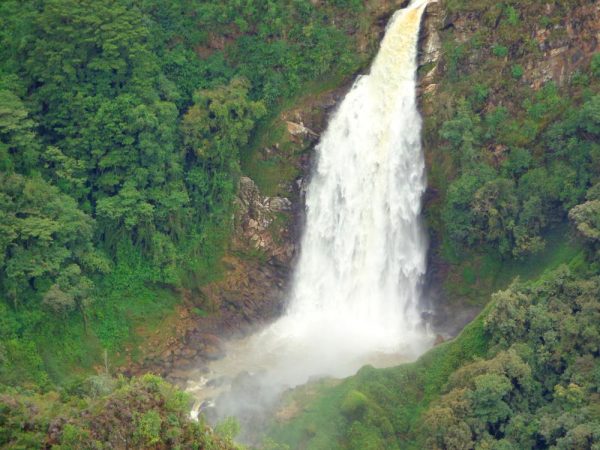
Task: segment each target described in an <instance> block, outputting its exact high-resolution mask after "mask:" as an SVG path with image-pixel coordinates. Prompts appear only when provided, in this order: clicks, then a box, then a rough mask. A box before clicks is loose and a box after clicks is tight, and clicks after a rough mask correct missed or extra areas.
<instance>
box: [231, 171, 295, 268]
mask: <svg viewBox="0 0 600 450" xmlns="http://www.w3.org/2000/svg"><path fill="white" fill-rule="evenodd" d="M235 204H236V215H235V227H236V232H235V239H236V240H237V241H238V242H237V244H238V245H240V246H242V247H250V248H253V249H255V250H261V251H264V252H266V254H267V255H268V256H269V257H271V258H275V259H277V261H278V262H279V263H282V264H287V263H289V262H290V261H291V259H292V257H293V255H294V251H295V246H294V244H293V243H292V242H291V241H290V239H289V238H288V237H289V230H288V229H287V227H285V225H281V226H279V227H278V228H277V229H273V228H274V227H273V226H274V224H275V221H276V219H277V214H278V213H289V212H291V211H292V202H291V201H290V200H289V199H288V198H285V197H265V196H262V195H261V193H260V191H259V190H258V188H257V186H256V184H255V183H254V181H252V180H251V179H250V178H248V177H241V178H240V181H239V188H238V196H237V198H236V200H235ZM276 238H279V239H276Z"/></svg>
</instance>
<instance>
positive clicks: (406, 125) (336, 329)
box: [211, 1, 429, 386]
mask: <svg viewBox="0 0 600 450" xmlns="http://www.w3.org/2000/svg"><path fill="white" fill-rule="evenodd" d="M425 5H426V2H425V1H417V2H413V4H412V5H411V6H409V7H408V8H406V9H403V10H400V11H398V12H397V13H396V14H395V15H394V17H393V18H392V19H391V21H390V23H389V25H388V27H387V31H386V34H385V37H384V39H383V42H382V43H381V48H380V51H379V54H378V55H377V57H376V59H375V61H374V62H373V65H372V68H371V72H370V74H369V75H366V76H362V77H360V78H359V79H358V80H357V81H356V82H355V84H354V86H353V87H352V89H351V90H350V92H349V93H348V94H347V95H346V97H345V99H344V100H343V102H342V103H341V105H340V106H339V109H338V110H337V112H336V113H335V114H334V116H333V117H332V118H331V121H330V123H329V126H328V128H327V131H326V132H325V133H324V134H323V136H322V138H321V141H320V143H319V145H318V146H317V150H316V153H317V162H316V170H315V172H314V174H313V177H312V180H311V182H310V186H309V188H308V192H307V199H306V204H307V220H306V229H305V233H304V236H303V238H302V241H301V254H300V257H299V261H298V265H297V269H296V273H295V275H294V279H293V286H292V290H291V294H290V300H289V306H288V309H287V312H286V314H285V315H284V316H283V317H282V318H280V319H279V320H278V321H276V322H275V323H274V324H272V325H271V326H269V327H268V328H266V329H265V330H263V331H262V332H260V333H258V334H256V335H254V336H251V337H250V338H249V339H246V340H244V341H243V342H241V343H238V344H237V345H236V346H235V348H232V349H231V353H230V354H229V355H228V356H227V357H226V358H225V360H223V361H220V362H216V363H214V364H213V367H211V369H212V370H214V371H215V372H218V371H219V370H230V366H231V365H234V366H236V367H237V368H238V370H246V371H248V372H259V371H262V372H263V375H262V378H263V379H264V380H265V382H266V383H269V384H270V385H280V386H294V385H297V384H301V383H305V382H306V381H307V380H308V378H309V377H311V376H317V375H333V376H347V375H350V374H352V373H353V372H355V371H356V370H357V369H358V368H359V367H360V366H361V365H363V364H365V363H367V362H372V361H374V358H375V359H376V358H377V357H381V355H386V354H387V355H389V354H401V355H404V356H405V357H409V358H410V357H414V356H415V355H416V354H418V353H420V352H421V351H423V350H424V349H425V348H426V347H427V346H428V345H429V339H428V338H427V337H426V336H425V333H424V331H423V329H422V324H421V318H420V314H419V310H418V302H419V284H420V281H421V279H422V276H423V275H424V273H425V253H426V242H425V239H424V237H423V234H422V230H421V227H420V223H419V215H420V211H421V196H422V194H423V192H424V190H425V179H424V161H423V155H422V151H421V142H420V132H421V118H420V115H419V112H418V110H417V104H416V69H417V42H418V36H419V28H420V22H421V16H422V13H423V10H424V8H425ZM377 355H378V356H377ZM384 365H385V364H384Z"/></svg>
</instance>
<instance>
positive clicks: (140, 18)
mask: <svg viewBox="0 0 600 450" xmlns="http://www.w3.org/2000/svg"><path fill="white" fill-rule="evenodd" d="M361 9H362V7H361V3H360V2H352V1H350V2H348V1H339V0H337V1H332V2H322V3H321V4H320V5H319V6H318V7H317V6H315V5H314V4H313V3H311V2H310V1H308V0H294V1H285V2H274V1H252V0H250V1H233V2H220V1H200V0H191V1H190V0H177V1H169V2H162V1H154V0H135V1H131V0H110V1H103V2H94V1H79V0H47V1H36V0H31V1H29V0H28V1H24V2H23V1H3V2H2V3H1V4H0V41H1V42H2V45H1V46H0V61H1V63H0V105H1V106H0V108H1V109H0V169H1V171H2V172H1V174H0V227H1V230H2V233H1V237H0V308H1V309H2V311H3V315H4V316H5V317H7V319H6V320H5V322H4V323H2V325H0V338H1V339H2V344H0V346H2V347H3V352H0V354H7V355H10V357H9V358H8V359H10V360H11V362H10V363H7V364H8V366H7V367H10V366H15V367H16V366H18V365H23V364H24V363H23V361H26V360H28V359H27V358H24V355H29V360H30V361H33V362H35V361H37V362H36V363H35V364H33V366H36V367H40V364H42V361H41V360H40V359H39V355H38V353H39V352H38V351H36V350H34V349H35V347H36V345H37V346H38V347H39V343H40V342H41V341H44V340H45V337H44V336H46V337H47V336H50V335H53V336H54V337H55V339H54V341H60V340H64V339H65V336H61V337H57V334H56V333H59V334H60V333H63V334H64V333H67V334H70V335H71V339H72V340H73V343H72V344H70V345H71V348H70V349H65V348H62V349H60V350H58V351H57V353H65V354H66V355H71V356H72V358H71V359H73V360H74V361H75V363H76V364H77V360H78V359H79V363H80V362H81V358H82V357H83V356H82V354H83V353H85V352H86V351H85V349H81V348H79V346H80V344H78V343H77V342H76V341H79V340H81V336H78V335H77V333H76V332H74V331H73V330H72V329H68V330H66V331H65V329H67V328H69V326H70V324H73V323H77V324H81V323H83V326H84V328H85V330H84V334H86V335H91V336H93V335H94V334H95V335H96V336H98V337H99V338H100V340H101V342H100V346H101V347H104V348H113V347H115V346H116V347H118V346H119V344H120V342H119V339H120V338H119V336H117V335H118V333H119V330H117V329H116V327H121V328H123V327H124V326H126V324H123V320H124V319H122V318H121V317H120V316H121V315H122V312H121V311H120V310H119V306H118V305H117V306H115V307H114V308H112V309H111V310H107V309H106V308H105V307H104V306H102V305H103V304H107V303H106V300H107V297H110V296H111V295H114V294H113V292H112V291H113V290H114V287H115V283H116V284H117V285H119V284H124V285H125V284H127V283H129V284H131V279H132V278H134V279H135V280H136V283H138V285H143V286H151V285H152V284H154V285H156V286H170V287H171V288H173V287H188V288H189V287H192V288H193V287H195V286H197V285H198V284H199V283H204V282H206V281H208V280H210V279H212V278H214V276H215V271H216V267H217V265H218V261H219V259H220V258H221V256H222V254H223V252H224V250H225V248H226V246H227V242H228V239H229V235H230V232H231V229H232V223H231V218H232V212H233V210H232V205H233V198H234V195H235V192H236V186H237V179H238V177H239V175H240V156H241V154H242V153H243V152H244V151H245V148H246V147H247V144H248V142H249V140H250V139H251V137H252V134H253V131H254V130H255V126H256V124H257V122H258V121H260V120H261V119H263V118H265V117H267V116H268V114H270V112H271V111H273V110H274V109H275V108H276V107H277V105H278V104H279V103H280V102H281V101H282V100H283V99H286V98H291V97H293V96H294V95H295V94H296V93H297V92H298V91H299V89H300V87H301V86H302V85H303V83H305V82H307V81H308V80H314V79H316V78H319V77H325V76H327V77H332V76H335V75H336V74H347V73H349V71H351V70H355V69H356V67H358V64H359V63H360V61H359V58H358V57H357V56H356V53H355V52H353V51H351V49H352V42H353V39H352V37H351V33H352V30H354V29H356V27H358V26H359V23H358V14H357V13H358V11H360V10H361ZM125 273H126V274H127V277H129V281H126V280H124V279H123V277H124V276H125V275H123V274H125ZM107 274H112V275H111V276H112V278H113V279H112V282H111V283H109V284H112V285H113V286H111V287H108V286H107V287H106V289H105V288H104V287H103V284H102V280H104V279H105V277H106V276H107ZM99 281H100V283H99ZM136 295H138V294H136V293H133V294H132V296H133V298H129V299H127V300H126V299H123V300H121V301H122V302H126V301H130V302H136V301H137V299H136ZM94 303H96V306H92V305H93V304H94ZM115 303H116V302H115ZM90 308H96V309H94V310H91V309H90ZM103 308H104V309H103ZM62 319H66V321H62ZM125 320H126V319H125ZM61 322H62V324H61ZM88 324H90V326H91V327H92V328H94V329H93V330H90V329H89V327H88ZM97 324H99V325H97ZM96 325H97V326H96ZM77 326H80V325H77ZM65 327H66V328H65ZM107 327H110V329H108V328H107ZM61 330H62V331H61ZM78 333H79V334H81V333H80V332H78ZM115 336H116V337H115ZM121 340H122V339H121ZM7 342H10V343H11V344H7ZM36 343H37V344H36ZM96 346H97V345H96ZM78 348H79V350H78ZM65 350H66V352H65ZM78 353H79V355H78ZM50 358H52V357H50ZM43 359H44V358H43ZM33 366H32V364H24V366H23V367H22V369H23V373H20V374H16V375H14V377H15V378H17V379H18V378H19V377H23V376H24V377H25V379H30V378H32V375H31V373H35V372H36V371H35V370H32V369H33ZM15 367H12V368H11V369H8V368H7V369H6V371H5V376H6V377H8V378H13V375H9V374H10V373H11V372H13V373H17V372H18V371H17V372H15V370H16V369H15ZM55 375H56V374H55ZM40 376H41V377H42V378H45V375H40ZM33 378H35V376H33ZM55 378H56V376H55ZM40 379H41V378H40ZM38 381H39V379H38Z"/></svg>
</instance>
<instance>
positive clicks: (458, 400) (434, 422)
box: [424, 268, 600, 449]
mask: <svg viewBox="0 0 600 450" xmlns="http://www.w3.org/2000/svg"><path fill="white" fill-rule="evenodd" d="M599 298H600V279H599V278H598V277H597V276H592V277H591V278H584V279H580V278H578V277H576V276H574V275H572V274H571V273H570V272H569V270H568V269H566V268H561V269H559V270H558V271H556V272H554V273H552V274H551V275H550V276H549V277H548V278H547V279H545V280H543V281H541V282H539V283H537V284H534V285H530V286H518V285H513V286H511V287H510V288H509V289H508V290H506V291H501V292H499V293H497V294H495V296H494V299H493V302H494V308H492V310H491V311H490V313H489V314H488V315H487V317H486V319H485V329H486V332H487V333H488V334H489V336H490V337H491V341H490V343H491V350H490V357H489V359H487V360H481V361H477V362H474V363H471V364H469V365H466V366H463V367H462V368H461V369H460V370H458V371H456V372H455V373H454V374H453V375H452V377H451V378H450V382H449V383H448V385H447V387H446V391H447V393H446V394H445V395H444V396H442V397H441V399H440V400H439V401H438V402H437V403H436V404H435V405H433V406H432V407H431V408H430V409H429V411H428V412H427V414H426V415H425V416H424V420H425V427H426V432H427V433H428V434H429V436H430V437H429V438H428V440H427V447H428V448H440V449H441V448H444V449H459V448H479V447H477V446H481V445H483V443H484V442H485V443H487V445H492V444H493V445H499V444H500V443H502V445H505V446H508V447H507V448H548V447H550V446H556V448H569V447H568V445H570V444H568V443H569V442H576V441H579V440H583V441H585V442H589V443H590V445H591V444H593V443H597V442H598V440H599V439H600V435H598V434H597V431H596V430H598V427H599V426H600V423H599V419H598V416H597V414H596V412H595V404H596V403H597V401H598V391H599V387H600V385H599V384H598V381H599V380H598V377H597V375H596V371H597V367H598V359H597V358H598V349H599V348H600V347H599V346H600V328H599V327H598V324H599V323H600V322H599V320H600V303H599V300H598V299H599ZM584 436H585V437H584ZM494 443H495V444H494ZM492 448H496V447H492ZM582 448H587V447H582Z"/></svg>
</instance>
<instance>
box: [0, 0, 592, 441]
mask: <svg viewBox="0 0 600 450" xmlns="http://www.w3.org/2000/svg"><path fill="white" fill-rule="evenodd" d="M592 3H593V2H589V1H587V0H573V1H565V0H555V1H549V2H546V3H544V4H542V3H541V2H518V1H515V0H506V1H502V2H496V1H492V0H477V1H472V2H471V1H464V0H448V1H447V2H445V3H444V4H443V8H445V12H446V13H447V16H446V17H445V18H444V20H446V22H447V23H444V24H442V25H443V26H440V29H439V32H440V36H441V38H440V39H441V43H440V59H439V61H437V62H436V63H430V64H428V65H426V66H424V67H421V68H420V72H419V75H420V76H421V77H423V75H427V73H428V72H429V71H430V70H432V68H433V66H432V65H431V64H433V65H435V66H436V67H435V68H434V69H435V70H434V72H433V73H434V81H435V90H434V91H432V92H431V91H430V92H425V93H422V96H421V102H422V104H423V105H425V108H424V111H425V114H424V115H425V133H424V144H425V147H426V149H427V156H428V162H429V163H431V164H430V167H428V171H429V173H428V175H429V183H430V193H429V194H431V195H430V198H428V203H427V208H426V210H425V216H426V220H427V225H428V228H429V233H430V235H431V237H432V253H433V256H432V260H435V261H436V262H437V263H438V265H437V266H436V268H438V269H439V267H442V269H441V271H442V272H443V271H446V272H444V273H443V276H444V277H445V278H444V279H443V280H442V281H441V283H442V284H443V286H442V289H443V290H444V295H446V296H447V299H448V302H449V304H450V306H452V305H455V304H462V305H464V304H467V305H469V306H472V305H471V304H470V303H469V302H471V303H474V304H477V305H478V306H481V305H482V304H483V303H485V302H487V300H488V299H489V298H490V295H489V294H490V293H491V292H492V291H493V290H496V289H497V285H496V284H494V283H496V278H495V277H496V275H497V274H498V273H501V272H502V273H508V274H510V275H511V278H512V276H514V275H524V276H525V277H526V278H527V280H519V279H517V280H516V281H514V282H513V283H512V284H510V283H508V282H507V283H505V285H503V286H502V287H503V289H502V290H500V291H499V292H497V293H496V294H494V295H493V296H491V302H490V305H489V306H488V307H487V309H485V310H484V311H483V313H482V314H481V315H480V316H479V318H478V319H477V320H476V321H475V322H474V323H473V324H471V325H470V326H469V327H467V329H466V330H465V332H464V333H463V334H462V335H461V336H459V337H458V338H457V339H456V340H455V341H453V342H449V343H445V344H443V345H441V346H439V347H437V348H435V349H433V351H431V352H429V353H428V354H426V355H424V357H423V358H422V359H421V360H419V361H418V362H417V363H415V364H414V365H404V366H401V367H399V368H392V369H387V370H385V371H377V370H375V369H373V368H368V367H367V368H365V369H363V370H361V371H360V372H359V374H358V375H357V377H355V378H352V379H349V380H347V381H346V382H344V383H342V384H341V385H339V386H337V387H336V388H334V389H332V390H327V389H325V391H324V392H323V393H322V397H319V399H317V402H319V401H321V402H325V403H327V405H326V407H322V404H321V407H322V408H321V409H319V407H318V406H317V407H314V408H306V409H305V410H303V413H302V414H300V415H299V417H298V418H297V419H294V420H292V421H291V422H290V423H289V424H283V425H281V427H280V429H277V427H275V428H276V429H275V430H274V431H273V435H274V436H275V437H276V438H278V439H279V438H281V439H282V440H289V439H291V440H289V442H293V443H295V444H298V445H302V446H303V448H304V447H306V448H333V447H336V446H338V447H342V448H357V449H358V448H361V449H362V448H386V449H388V448H405V447H408V448H439V449H469V448H472V449H513V448H514V449H516V448H564V449H571V448H582V449H584V448H585V449H587V448H595V447H594V445H596V446H597V445H598V442H600V425H599V423H600V419H599V417H600V413H599V409H598V404H600V400H599V398H600V369H599V367H600V365H599V362H598V361H599V357H600V330H599V328H598V324H599V322H598V319H599V314H600V303H599V302H600V300H599V299H600V281H599V279H598V274H599V273H600V54H599V53H597V51H596V50H594V51H596V53H593V52H591V53H590V54H587V53H582V54H581V55H578V56H577V61H576V66H577V69H576V70H574V71H573V72H572V73H566V74H564V78H563V79H561V80H553V79H551V78H552V76H550V77H547V79H546V78H544V80H542V81H540V82H539V83H537V81H539V80H533V81H532V80H531V79H528V77H529V76H530V75H531V72H532V67H533V68H535V67H537V65H538V64H540V61H542V60H543V58H545V56H544V55H545V54H547V53H548V52H551V51H552V50H556V49H557V48H558V49H564V48H566V49H569V46H572V45H578V44H577V42H576V43H575V44H573V43H570V41H569V39H571V40H572V36H571V37H569V35H568V33H567V31H565V30H566V29H567V28H568V27H569V25H568V24H569V23H571V22H572V23H574V24H575V25H574V27H571V28H573V29H575V31H576V32H577V33H583V34H585V33H586V32H589V30H588V29H587V28H586V27H587V26H588V25H589V24H586V21H589V20H591V19H590V17H584V15H582V14H580V16H578V17H575V18H573V17H572V16H571V15H572V13H573V11H575V10H578V8H583V9H582V10H584V9H585V8H588V7H589V5H591V4H592ZM368 6H369V2H362V1H359V0H321V1H310V0H282V1H275V0H231V1H219V0H172V1H160V0H103V1H92V0H4V1H2V2H0V44H1V45H0V446H4V445H7V446H12V447H14V448H34V447H38V446H40V445H43V446H47V447H49V446H55V447H56V448H84V447H85V446H86V445H92V444H93V445H96V446H97V448H104V447H107V446H108V445H113V446H116V447H118V446H120V445H121V446H122V445H130V446H138V447H146V448H152V447H155V448H165V447H175V446H180V448H197V447H199V448H233V447H234V444H232V442H231V436H232V434H233V431H234V429H235V424H233V423H229V424H225V425H224V426H223V429H221V430H220V434H219V435H215V434H213V433H212V431H210V430H209V429H208V428H207V427H205V425H204V424H203V423H202V422H200V423H193V422H190V421H189V420H188V416H187V408H188V405H189V398H188V397H186V396H185V395H183V394H182V393H181V392H178V391H177V390H175V389H174V388H172V387H171V386H170V385H168V384H166V383H164V382H163V381H161V380H160V379H158V378H156V377H154V376H151V375H148V376H145V377H142V378H140V379H132V380H125V379H114V378H111V377H110V376H109V372H110V370H109V369H110V367H109V366H110V363H111V362H112V361H113V359H114V360H118V358H119V357H121V358H123V356H122V352H123V350H124V349H125V348H126V347H135V346H136V344H137V342H136V341H135V340H134V339H133V338H132V335H133V333H132V322H133V321H134V320H149V317H151V316H152V317H162V315H163V313H165V312H167V311H171V312H172V311H173V309H174V305H175V304H176V303H177V301H178V298H177V295H176V294H175V292H177V291H176V290H177V289H181V288H187V289H194V288H197V287H198V286H199V285H202V284H204V283H207V282H210V281H212V280H214V279H215V278H217V277H218V276H219V261H220V260H221V258H222V256H223V254H224V253H225V252H226V250H227V246H228V243H229V242H230V238H231V233H232V229H233V223H232V221H233V219H232V218H233V212H234V198H235V195H236V190H237V184H238V179H239V177H240V176H241V175H242V169H241V161H242V158H243V157H244V155H245V154H247V152H249V151H250V147H251V145H252V142H253V138H254V137H255V133H256V130H257V127H259V126H260V125H261V124H265V123H267V121H268V119H269V118H270V117H273V116H274V115H275V114H276V113H277V111H278V108H279V107H280V106H281V105H282V103H283V102H285V101H289V100H291V99H294V98H295V96H297V95H298V94H300V93H302V91H303V89H304V88H305V87H306V86H307V83H309V82H314V81H315V80H316V81H317V82H319V83H324V82H325V80H331V79H337V80H338V83H339V80H344V79H349V78H350V77H351V75H352V74H354V73H356V71H357V70H358V69H360V68H361V67H362V65H363V64H364V63H365V58H364V56H365V55H364V54H363V53H364V52H362V53H361V52H358V51H357V47H358V45H359V43H358V40H359V39H360V36H359V35H360V34H361V32H362V33H363V34H364V33H365V30H366V29H369V26H371V25H372V24H371V23H367V22H369V21H371V20H378V19H379V20H381V17H378V18H376V19H373V17H370V16H368V17H367V14H366V9H367V8H368ZM388 6H389V5H388ZM461 17H462V18H464V17H467V18H468V20H463V21H462V25H461ZM569 21H570V22H569ZM532 30H536V32H538V34H536V35H535V36H534V35H533V34H532ZM582 30H583V31H582ZM571 31H572V30H571ZM540 36H546V37H544V38H543V39H542V42H541V41H540ZM373 37H374V36H373ZM578 39H582V40H583V39H587V38H585V37H584V36H583V35H582V36H580V37H578ZM593 39H596V38H595V37H593ZM586 43H587V44H589V42H588V41H586ZM587 44H586V45H587ZM560 45H562V47H559V46H560ZM590 45H591V44H590ZM590 45H587V46H586V49H587V50H586V51H589V49H590V48H592V47H590ZM594 45H596V44H594ZM594 48H596V47H594ZM561 51H562V50H561ZM588 53H589V52H588ZM575 59H576V58H575V57H573V60H575ZM574 64H575V63H574ZM432 99H433V101H434V102H435V105H434V106H435V108H431V104H429V102H431V101H432ZM428 104H429V110H428V109H427V105H428ZM432 160H434V161H433V163H432ZM557 230H558V234H559V235H560V236H559V240H560V241H561V242H560V243H559V245H555V244H553V243H552V242H551V240H552V239H551V236H554V240H556V239H555V237H556V233H557ZM553 233H554V234H553ZM556 261H558V262H559V263H564V265H562V266H560V267H559V268H558V269H557V268H556V266H559V265H560V264H554V262H556ZM531 266H539V268H540V270H539V271H536V270H532V269H531ZM507 268H509V269H510V268H512V269H514V270H507ZM546 268H550V269H552V270H550V271H547V272H545V274H543V271H544V270H545V269H546ZM492 272H497V273H492ZM542 274H543V275H542ZM437 275H439V274H437ZM492 278H493V279H494V280H493V281H492ZM452 302H455V303H452ZM461 302H462V303H461ZM200 312H201V313H204V311H200ZM118 362H121V363H123V362H124V361H123V359H121V360H118ZM118 362H117V363H118ZM92 369H94V370H95V371H96V372H97V373H100V375H97V376H93V377H91V378H90V377H89V374H90V373H91V371H92ZM55 389H56V390H55ZM304 413H306V414H304ZM303 414H304V415H303ZM311 415H312V416H311ZM314 417H317V418H318V419H319V423H317V424H315V423H313V422H311V421H312V420H314ZM286 427H288V428H286ZM332 427H335V429H332ZM328 433H329V434H328ZM294 439H295V440H294ZM42 443H43V444H42ZM323 443H325V444H323ZM103 445H104V447H102V446H103ZM319 445H321V447H319ZM161 446H162V447H161ZM311 446H313V447H311Z"/></svg>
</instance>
